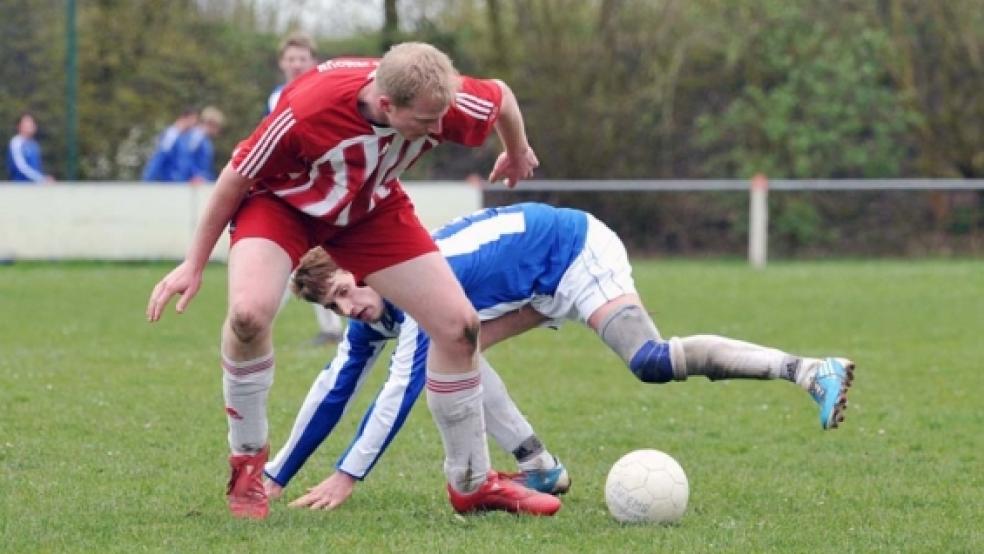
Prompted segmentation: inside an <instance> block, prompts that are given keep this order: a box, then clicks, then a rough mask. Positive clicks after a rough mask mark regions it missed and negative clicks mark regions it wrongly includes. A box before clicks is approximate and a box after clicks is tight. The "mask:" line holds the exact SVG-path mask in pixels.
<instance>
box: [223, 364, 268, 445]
mask: <svg viewBox="0 0 984 554" xmlns="http://www.w3.org/2000/svg"><path fill="white" fill-rule="evenodd" d="M273 367H274V364H273V353H272V352H271V353H270V354H267V355H266V356H261V357H259V358H256V359H253V360H246V361H243V362H237V361H234V360H230V359H229V358H228V357H226V356H225V355H223V356H222V394H223V397H224V398H225V405H226V415H227V416H228V421H229V448H230V449H231V450H232V453H233V454H256V453H257V452H259V451H260V450H262V449H263V447H264V446H266V444H267V415H266V401H267V395H268V394H269V392H270V387H271V386H272V385H273Z"/></svg>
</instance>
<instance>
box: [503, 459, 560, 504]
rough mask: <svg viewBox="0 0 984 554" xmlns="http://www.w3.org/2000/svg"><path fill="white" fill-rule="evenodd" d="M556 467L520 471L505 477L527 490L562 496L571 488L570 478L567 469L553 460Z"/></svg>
mask: <svg viewBox="0 0 984 554" xmlns="http://www.w3.org/2000/svg"><path fill="white" fill-rule="evenodd" d="M554 461H555V462H557V465H555V466H554V467H552V468H550V469H534V470H530V471H520V472H519V473H510V474H508V475H507V476H506V477H508V478H509V479H511V480H512V481H513V482H515V483H518V484H520V485H523V486H524V487H526V488H528V489H533V490H535V491H538V492H543V493H547V494H553V495H558V494H564V493H565V492H567V491H568V490H570V488H571V478H570V476H569V475H567V468H565V467H564V464H562V463H560V461H559V460H557V458H554Z"/></svg>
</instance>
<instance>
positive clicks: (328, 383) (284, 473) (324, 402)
mask: <svg viewBox="0 0 984 554" xmlns="http://www.w3.org/2000/svg"><path fill="white" fill-rule="evenodd" d="M387 339H388V337H385V336H383V335H381V334H379V333H378V332H376V331H375V330H374V329H372V328H370V327H369V326H368V325H365V324H364V323H361V322H358V321H353V322H351V323H350V324H349V327H348V330H347V332H346V333H345V338H344V339H343V340H342V342H341V343H340V344H339V345H338V351H337V353H336V354H335V358H334V359H333V360H332V361H331V363H330V364H328V366H326V367H325V369H324V370H323V371H321V372H320V373H319V374H318V377H317V378H316V379H315V381H314V383H313V384H312V385H311V389H310V390H309V391H308V394H307V397H306V398H305V399H304V404H303V405H302V406H301V409H300V410H299V411H298V413H297V417H296V418H295V420H294V427H293V429H292V430H291V433H290V437H289V438H288V439H287V442H286V444H284V446H283V447H281V449H280V451H279V452H277V455H276V456H274V458H273V460H272V461H270V462H269V463H267V465H266V467H265V468H264V473H265V474H266V476H267V477H268V478H269V479H270V480H272V481H273V483H276V485H277V486H278V487H281V488H282V487H285V486H287V483H289V482H290V480H291V479H292V478H293V477H294V475H296V474H297V472H298V471H299V470H300V469H301V466H303V465H304V462H305V461H307V459H308V457H310V456H311V454H313V453H314V451H315V450H316V449H317V448H318V447H319V446H320V445H321V443H322V442H324V440H325V439H326V438H328V435H329V434H330V433H331V432H332V430H333V429H334V428H335V425H336V424H337V423H338V420H339V419H341V417H342V415H343V414H344V413H345V411H346V409H347V408H348V405H349V403H350V402H351V400H352V398H353V397H354V396H355V393H356V392H358V389H359V387H360V386H361V385H362V382H363V381H364V378H365V375H366V374H368V372H369V369H370V368H372V366H373V364H374V363H375V362H376V360H377V359H378V358H379V355H380V353H381V352H382V351H383V347H384V346H385V343H386V340H387ZM278 492H279V491H278Z"/></svg>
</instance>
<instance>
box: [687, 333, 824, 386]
mask: <svg viewBox="0 0 984 554" xmlns="http://www.w3.org/2000/svg"><path fill="white" fill-rule="evenodd" d="M670 345H671V347H670V352H671V355H672V356H673V372H674V373H675V374H683V375H705V376H707V377H708V378H710V379H786V380H789V381H795V380H796V376H797V373H799V369H800V368H801V367H803V366H805V363H804V360H803V359H802V358H799V357H797V356H793V355H790V354H787V353H785V352H783V351H782V350H777V349H775V348H767V347H765V346H759V345H757V344H752V343H750V342H745V341H740V340H735V339H729V338H725V337H719V336H717V335H694V336H691V337H683V338H677V337H673V338H672V339H670ZM677 345H679V347H680V348H679V349H677V348H675V346H677ZM681 349H682V352H683V360H680V359H679V358H680V356H679V352H680V350H681ZM681 362H682V364H681ZM680 365H683V366H684V367H682V368H680V367H678V366H680ZM681 369H682V371H681Z"/></svg>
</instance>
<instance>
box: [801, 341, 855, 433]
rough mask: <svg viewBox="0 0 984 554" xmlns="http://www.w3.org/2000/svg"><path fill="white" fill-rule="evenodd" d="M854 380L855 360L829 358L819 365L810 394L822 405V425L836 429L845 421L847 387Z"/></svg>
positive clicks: (825, 427)
mask: <svg viewBox="0 0 984 554" xmlns="http://www.w3.org/2000/svg"><path fill="white" fill-rule="evenodd" d="M852 381H854V362H852V361H851V360H848V359H846V358H827V359H826V360H823V361H822V362H820V364H819V365H818V366H817V369H816V373H814V375H813V384H812V385H810V396H812V397H813V399H814V400H816V402H817V404H819V405H820V426H821V427H823V428H824V429H836V428H837V427H838V426H839V425H840V424H841V422H842V421H844V411H845V410H847V389H849V388H850V387H851V382H852Z"/></svg>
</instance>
